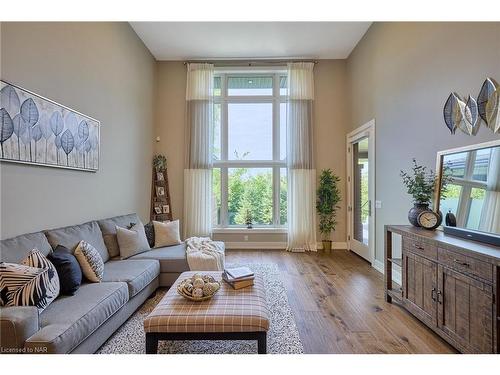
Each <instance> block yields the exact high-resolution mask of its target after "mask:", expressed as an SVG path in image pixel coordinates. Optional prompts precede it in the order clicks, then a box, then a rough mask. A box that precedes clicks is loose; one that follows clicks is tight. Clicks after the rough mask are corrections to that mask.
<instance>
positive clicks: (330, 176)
mask: <svg viewBox="0 0 500 375" xmlns="http://www.w3.org/2000/svg"><path fill="white" fill-rule="evenodd" d="M339 182H340V178H339V177H338V176H336V175H335V174H334V173H333V172H332V170H331V169H323V170H322V171H321V175H320V177H319V186H318V190H317V194H316V211H317V212H318V215H319V231H320V233H321V237H322V242H323V250H325V251H326V250H328V251H330V250H331V249H332V241H331V239H330V234H331V232H332V231H333V230H335V226H336V225H337V220H336V216H337V210H338V209H339V208H340V207H339V205H338V204H339V202H340V201H341V197H340V189H339V186H338V184H339Z"/></svg>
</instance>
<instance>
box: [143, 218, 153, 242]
mask: <svg viewBox="0 0 500 375" xmlns="http://www.w3.org/2000/svg"><path fill="white" fill-rule="evenodd" d="M144 232H145V233H146V238H147V239H148V244H149V247H151V248H152V247H155V227H154V226H153V223H152V222H149V223H147V224H145V225H144Z"/></svg>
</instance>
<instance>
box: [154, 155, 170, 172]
mask: <svg viewBox="0 0 500 375" xmlns="http://www.w3.org/2000/svg"><path fill="white" fill-rule="evenodd" d="M153 166H154V167H155V169H156V170H157V171H158V172H163V171H164V170H165V168H167V158H166V157H165V156H164V155H160V154H158V155H155V156H154V158H153Z"/></svg>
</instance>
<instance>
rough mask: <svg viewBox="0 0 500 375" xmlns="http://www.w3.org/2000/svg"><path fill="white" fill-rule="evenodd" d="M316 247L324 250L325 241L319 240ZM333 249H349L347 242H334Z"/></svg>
mask: <svg viewBox="0 0 500 375" xmlns="http://www.w3.org/2000/svg"><path fill="white" fill-rule="evenodd" d="M316 248H317V249H318V250H323V243H322V242H318V243H317V244H316ZM332 249H333V250H347V242H332Z"/></svg>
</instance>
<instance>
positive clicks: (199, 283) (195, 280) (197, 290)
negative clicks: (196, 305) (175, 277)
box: [177, 273, 220, 302]
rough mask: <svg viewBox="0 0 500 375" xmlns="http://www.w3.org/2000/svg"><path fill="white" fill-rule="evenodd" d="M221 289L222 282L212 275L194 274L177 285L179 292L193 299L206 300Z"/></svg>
mask: <svg viewBox="0 0 500 375" xmlns="http://www.w3.org/2000/svg"><path fill="white" fill-rule="evenodd" d="M219 289H220V282H218V281H217V280H215V279H214V277H213V276H210V275H201V274H198V273H196V274H194V275H193V276H191V277H188V278H187V279H184V280H182V281H181V282H180V283H179V285H177V293H179V294H180V295H181V296H183V297H184V298H186V299H188V300H191V301H197V302H199V301H206V300H209V299H210V298H212V297H213V296H214V294H215V293H217V292H218V290H219Z"/></svg>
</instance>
